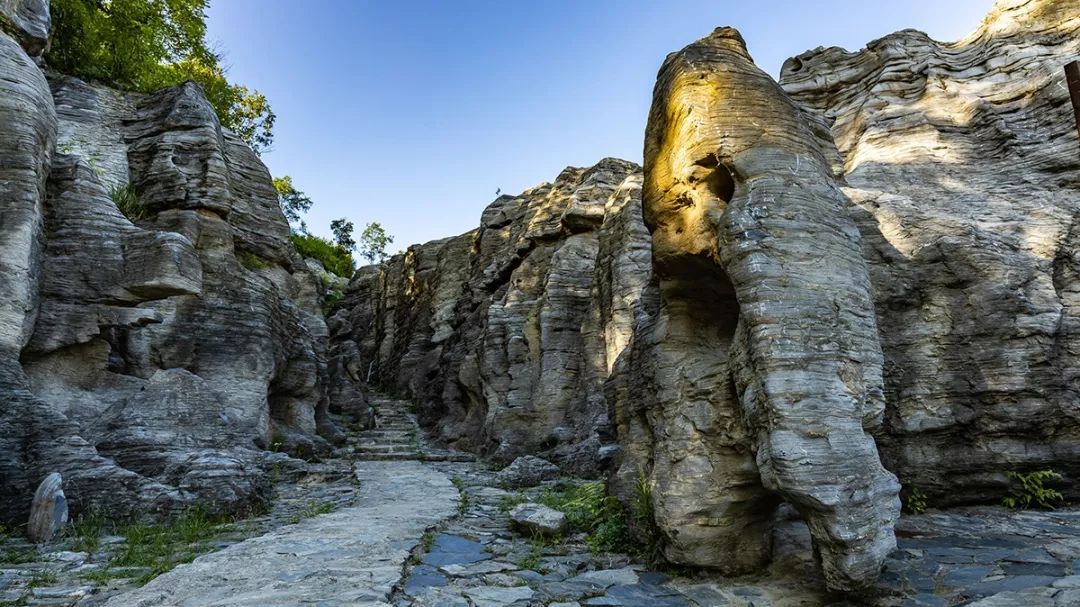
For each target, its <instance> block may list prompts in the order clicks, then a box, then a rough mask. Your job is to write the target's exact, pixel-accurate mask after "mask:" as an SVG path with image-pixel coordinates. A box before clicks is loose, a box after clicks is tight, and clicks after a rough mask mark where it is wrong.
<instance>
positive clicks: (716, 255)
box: [615, 28, 900, 589]
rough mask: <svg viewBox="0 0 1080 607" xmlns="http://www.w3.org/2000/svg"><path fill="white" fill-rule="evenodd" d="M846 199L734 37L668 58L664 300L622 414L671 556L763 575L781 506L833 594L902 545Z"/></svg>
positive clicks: (659, 199)
mask: <svg viewBox="0 0 1080 607" xmlns="http://www.w3.org/2000/svg"><path fill="white" fill-rule="evenodd" d="M848 204H849V203H848V202H847V200H846V199H845V198H844V196H843V194H842V193H841V192H840V190H839V189H838V187H837V185H836V183H835V182H834V180H833V177H832V175H831V173H830V171H829V167H828V165H827V164H826V162H825V161H824V158H823V157H822V155H821V153H820V152H819V150H818V148H817V145H816V142H815V140H814V137H813V135H812V134H811V132H810V129H809V128H808V126H807V124H806V123H805V122H804V121H803V120H802V117H801V115H800V112H799V109H798V108H797V107H796V106H795V105H794V104H792V103H791V102H790V101H789V100H788V99H787V97H786V96H785V95H784V94H783V92H782V91H781V90H780V88H779V86H778V85H777V84H776V83H775V82H773V81H772V79H771V78H769V77H768V76H767V75H765V74H764V72H762V71H761V70H759V69H758V68H757V67H755V66H754V64H753V62H752V61H751V59H750V56H749V54H747V52H746V47H745V44H744V43H743V40H742V38H741V36H739V34H738V32H736V31H735V30H733V29H730V28H720V29H717V30H716V31H715V32H713V34H712V35H711V36H709V37H707V38H703V39H702V40H699V41H698V42H696V43H694V44H692V45H690V46H688V47H686V48H685V49H683V50H682V51H680V52H678V53H675V54H673V55H671V56H669V57H668V60H667V61H666V62H665V63H664V66H663V67H662V68H661V70H660V75H659V77H658V81H657V85H656V89H655V91H654V94H653V108H652V111H651V113H650V116H649V125H648V128H647V129H646V135H645V183H644V189H643V206H644V213H645V221H646V223H647V224H648V226H649V228H650V229H651V230H652V241H653V242H652V244H653V260H654V261H653V264H654V265H653V268H654V273H655V275H656V279H657V282H658V288H659V307H658V309H657V311H656V314H655V316H654V318H652V319H651V320H650V321H649V322H648V323H645V324H644V325H643V327H642V328H643V329H646V331H643V332H642V334H641V336H642V338H643V339H642V340H641V343H640V344H638V343H635V346H634V353H633V355H632V361H631V362H630V364H629V366H628V373H627V375H626V377H625V378H623V379H621V381H622V382H625V383H627V386H626V387H625V388H623V389H621V390H618V393H619V394H618V398H617V400H616V402H615V405H616V407H617V408H618V409H619V410H620V411H621V413H620V427H622V426H623V425H624V424H625V426H626V430H625V432H623V436H625V442H627V443H634V442H636V440H638V439H641V438H644V437H646V436H648V437H652V441H651V444H647V446H642V445H640V444H633V445H632V446H633V449H632V450H631V451H628V456H627V457H624V458H623V461H622V465H621V469H620V472H619V477H620V478H621V479H623V480H624V484H630V483H632V482H634V481H636V480H637V476H638V475H639V474H645V475H647V476H648V480H649V482H650V483H651V484H652V486H653V488H654V489H653V491H654V493H653V498H654V500H653V501H654V504H655V507H656V511H657V517H656V518H657V521H658V523H659V524H660V526H661V529H662V530H663V532H664V534H665V536H666V537H667V539H668V547H667V550H666V556H668V558H669V559H671V560H673V561H675V562H683V563H690V564H695V565H704V566H711V567H722V568H724V569H727V570H729V571H731V572H733V573H734V572H739V571H746V570H751V569H754V568H757V567H760V566H761V565H762V564H763V562H762V561H763V560H764V559H766V558H767V557H768V556H769V545H768V536H767V535H766V534H765V533H763V531H764V530H766V529H767V526H768V524H769V518H770V517H771V516H772V514H771V511H772V507H773V506H774V505H775V504H776V502H777V498H778V497H779V498H782V499H784V500H786V501H788V502H790V503H791V504H793V505H794V506H795V507H796V508H797V509H798V510H799V511H800V513H801V514H802V515H803V516H804V517H805V518H806V520H807V522H808V523H809V525H810V529H811V532H812V534H813V537H814V540H815V546H816V549H817V551H818V552H819V554H820V555H821V557H822V564H823V568H824V572H825V575H826V578H827V579H828V581H829V583H830V585H831V586H833V587H837V588H844V589H852V588H855V587H857V586H859V585H863V584H865V583H867V582H868V581H869V580H872V579H873V578H874V577H876V575H877V571H878V569H879V568H880V565H881V563H882V561H883V559H884V558H885V556H886V555H887V554H888V553H889V552H890V551H891V550H892V549H893V548H894V547H895V541H894V538H893V535H892V525H893V523H894V522H895V520H896V517H897V516H898V514H899V509H900V503H899V500H898V499H897V491H898V489H899V485H898V484H897V482H896V479H895V477H893V475H892V474H890V473H889V472H887V471H886V470H885V469H884V468H883V467H882V465H881V463H880V460H879V457H878V453H877V449H876V447H875V444H874V441H873V438H872V437H871V436H870V434H869V433H868V430H870V429H872V428H874V427H876V426H877V425H878V424H880V421H881V415H882V411H883V409H884V402H883V399H882V390H881V351H880V347H879V345H878V341H877V331H876V326H875V320H874V315H873V307H872V303H871V295H870V281H869V278H868V275H867V271H866V265H865V263H864V262H863V259H862V256H861V252H860V239H859V233H858V231H857V230H856V228H855V224H854V222H853V221H852V220H851V219H850V218H849V217H848V216H847V214H846V213H845V207H846V206H847V205H848ZM653 346H656V351H655V353H654V352H653V350H652V347H653ZM687 393H688V394H692V395H694V397H693V398H685V397H683V396H682V395H683V394H687ZM688 422H689V423H688ZM634 426H636V427H634ZM646 440H648V439H646ZM642 455H644V456H645V457H641V456H642ZM623 491H624V493H625V492H627V490H625V489H624V490H623ZM703 509H705V510H706V511H708V512H709V515H708V516H707V517H703V516H702V515H701V512H702V510H703Z"/></svg>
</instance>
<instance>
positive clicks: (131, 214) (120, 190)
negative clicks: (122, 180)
mask: <svg viewBox="0 0 1080 607" xmlns="http://www.w3.org/2000/svg"><path fill="white" fill-rule="evenodd" d="M109 197H110V198H112V200H113V202H114V203H116V208H118V209H120V212H121V213H123V214H124V217H127V218H128V220H130V221H132V222H134V221H138V220H140V219H146V218H147V217H149V216H150V211H149V209H147V208H146V206H145V205H144V204H143V203H142V202H140V201H139V193H138V192H136V191H135V184H132V183H129V184H127V185H118V186H113V187H111V188H109Z"/></svg>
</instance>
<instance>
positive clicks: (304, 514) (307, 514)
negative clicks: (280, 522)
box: [285, 500, 334, 525]
mask: <svg viewBox="0 0 1080 607" xmlns="http://www.w3.org/2000/svg"><path fill="white" fill-rule="evenodd" d="M333 511H334V503H333V502H317V501H315V500H311V501H309V502H308V503H307V504H306V505H305V506H304V509H303V510H301V511H300V512H297V513H296V514H294V515H292V516H290V517H289V518H288V519H287V520H286V522H285V524H287V525H295V524H297V523H299V522H300V521H302V520H304V519H308V518H312V517H316V516H319V515H320V514H327V513H329V512H333Z"/></svg>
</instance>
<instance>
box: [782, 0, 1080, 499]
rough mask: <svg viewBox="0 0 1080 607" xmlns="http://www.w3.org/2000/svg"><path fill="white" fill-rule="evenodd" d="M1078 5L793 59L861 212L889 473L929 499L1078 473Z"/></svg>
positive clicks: (1005, 14) (802, 97)
mask: <svg viewBox="0 0 1080 607" xmlns="http://www.w3.org/2000/svg"><path fill="white" fill-rule="evenodd" d="M1078 57H1080V2H1077V1H1076V0H1055V1H1046V0H1041V1H1020V0H1002V1H999V2H998V3H997V4H996V5H995V7H994V9H993V10H992V11H991V13H990V15H989V16H988V17H987V18H986V19H985V20H984V21H983V23H982V25H981V26H980V27H979V28H978V29H977V30H976V31H975V33H974V34H972V35H971V36H969V37H967V38H965V39H963V40H961V41H959V42H956V43H953V44H942V43H938V42H935V41H933V40H931V39H930V38H928V37H927V36H926V35H924V34H922V33H920V32H916V31H911V30H907V31H902V32H898V33H896V34H893V35H890V36H887V37H885V38H882V39H880V40H876V41H874V42H871V43H870V44H869V45H868V46H867V48H866V49H864V50H862V51H860V52H856V53H848V52H845V51H843V50H841V49H837V48H829V49H818V50H815V51H811V52H809V53H807V54H804V55H801V56H799V57H796V58H793V59H790V60H789V61H788V62H787V63H786V64H785V66H784V69H783V72H782V76H781V83H782V85H783V87H784V89H785V91H786V92H787V93H788V95H789V96H791V98H792V99H794V100H795V101H796V102H797V103H798V104H800V105H801V106H802V107H803V108H804V109H805V110H806V112H807V116H808V119H809V120H811V122H812V124H813V125H814V128H815V130H816V133H817V134H818V135H819V137H820V140H821V142H822V145H823V147H824V148H825V149H826V150H827V152H826V155H827V157H828V158H829V159H830V162H831V164H832V167H833V171H834V173H835V175H836V176H837V178H838V179H842V180H843V182H845V183H846V185H847V187H845V188H844V193H845V194H846V195H847V196H848V198H850V200H851V201H852V202H853V203H854V205H853V206H852V207H851V209H850V212H849V214H850V216H851V217H852V218H853V219H854V220H855V222H856V224H857V225H858V227H859V230H860V231H861V232H862V242H863V254H864V257H865V258H866V260H867V263H868V265H869V267H870V276H871V279H872V281H873V291H874V297H875V307H876V311H877V318H878V327H879V335H880V338H881V345H882V349H883V351H884V355H885V365H884V377H885V399H886V403H887V408H886V414H885V423H884V425H883V426H882V427H881V428H880V429H879V430H878V431H877V437H878V444H879V447H880V449H881V451H882V456H883V459H884V461H885V464H886V466H887V467H888V468H889V469H890V470H892V471H894V472H895V473H896V474H897V475H898V476H899V477H900V480H901V481H902V482H903V484H904V486H905V487H908V488H910V487H915V488H919V489H920V490H921V491H922V492H923V493H925V494H926V495H928V496H929V501H930V503H931V504H933V505H935V506H947V505H951V504H961V503H970V502H993V501H995V498H998V499H1000V496H1002V495H1004V494H1006V493H1007V488H1006V487H1007V485H1006V483H1007V478H1006V476H1005V472H1007V471H1009V470H1020V471H1030V470H1037V469H1046V468H1050V469H1053V470H1055V471H1057V472H1059V473H1062V474H1064V475H1065V476H1066V481H1065V482H1063V483H1062V484H1061V489H1062V490H1063V491H1065V492H1066V493H1067V494H1072V496H1073V497H1075V496H1076V495H1078V494H1077V493H1076V492H1077V482H1076V479H1077V475H1078V474H1080V409H1078V407H1077V403H1080V358H1078V357H1080V257H1078V253H1077V251H1080V222H1078V217H1080V143H1078V140H1077V125H1076V123H1075V120H1074V118H1073V113H1072V108H1071V105H1070V102H1069V94H1068V91H1067V88H1066V86H1065V74H1064V71H1063V66H1064V65H1065V64H1066V63H1067V62H1069V61H1072V60H1075V59H1077V58H1078Z"/></svg>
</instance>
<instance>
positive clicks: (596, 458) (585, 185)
mask: <svg viewBox="0 0 1080 607" xmlns="http://www.w3.org/2000/svg"><path fill="white" fill-rule="evenodd" d="M640 191H641V176H640V169H639V168H638V167H637V166H636V165H634V164H632V163H629V162H626V161H622V160H614V159H607V160H603V161H601V162H600V163H598V164H597V165H596V166H593V167H590V168H586V169H582V168H568V169H566V170H565V171H563V172H562V174H560V175H559V176H558V178H557V179H556V180H555V181H554V182H553V183H545V184H542V185H539V186H537V187H535V188H532V189H530V190H527V191H525V192H522V193H521V194H520V195H518V196H502V197H500V198H498V199H497V200H496V201H495V202H493V203H492V204H491V205H490V206H488V207H487V209H485V210H484V212H483V215H482V216H481V219H480V228H479V229H477V230H474V231H472V232H469V233H467V234H463V235H461V236H457V237H454V238H449V239H445V240H439V241H435V242H430V243H427V244H424V245H417V246H413V247H410V248H409V250H408V251H407V252H406V253H405V254H404V255H399V256H395V257H394V258H392V259H390V260H389V261H387V262H386V263H384V264H382V265H381V266H378V267H375V266H372V267H367V268H363V269H361V270H360V271H359V272H358V273H357V275H356V277H355V278H354V279H353V282H352V284H351V285H350V287H349V290H348V292H347V293H346V296H345V298H344V299H343V300H342V302H341V305H340V306H339V307H338V311H337V313H336V314H335V315H334V316H333V317H332V319H331V321H330V323H329V324H330V328H331V343H332V350H331V356H332V359H333V360H339V359H342V360H343V361H350V360H351V362H348V363H346V362H343V363H342V364H341V365H338V366H339V367H341V368H349V369H351V370H350V371H349V372H347V373H341V374H337V375H336V377H344V378H347V379H345V381H346V382H347V383H352V382H357V381H360V382H362V381H364V380H367V379H368V378H369V376H370V382H371V383H373V384H375V383H377V384H380V385H381V386H382V387H384V388H386V389H388V390H391V391H394V392H398V393H400V394H402V395H405V396H408V397H410V398H412V399H413V400H414V401H416V403H417V405H418V407H419V413H420V417H421V420H422V421H423V422H424V423H425V424H427V425H429V426H432V427H433V428H434V429H435V431H436V433H437V434H438V435H439V436H440V437H442V438H443V439H444V440H446V441H448V442H449V443H450V444H452V445H453V446H456V447H458V448H461V449H468V450H472V451H476V452H480V453H484V454H488V455H491V456H493V457H495V458H497V459H499V460H502V461H505V462H507V463H508V462H509V461H510V460H512V459H514V458H515V457H517V456H518V455H521V454H524V453H543V454H545V455H547V456H549V457H550V458H551V459H554V460H555V461H557V462H559V463H561V464H568V465H569V467H570V468H571V469H574V470H578V471H597V470H599V469H600V467H601V465H602V461H603V458H604V457H609V456H610V455H611V454H612V451H611V450H610V449H607V450H602V449H601V447H602V446H603V445H604V444H605V443H608V442H610V441H611V439H612V437H611V432H610V424H609V422H608V411H607V406H606V404H605V402H604V400H603V393H602V389H601V386H602V384H603V381H604V380H605V379H606V378H607V377H608V373H609V370H610V368H611V366H612V364H613V363H614V361H615V359H616V358H617V357H618V355H619V354H620V353H621V352H622V350H623V349H624V348H625V347H626V345H627V344H628V343H629V340H630V336H631V333H632V331H633V326H634V324H635V317H636V315H637V314H638V312H639V309H638V308H639V299H640V296H639V294H640V291H641V289H642V288H643V287H644V285H645V283H646V282H647V280H648V277H649V273H648V268H649V264H650V261H649V259H650V257H649V246H648V234H647V232H646V231H645V228H644V225H643V224H642V220H641V203H640ZM340 383H341V382H337V383H335V385H334V387H333V388H332V393H333V394H343V395H346V396H345V397H344V402H343V403H341V404H339V406H342V407H343V408H347V406H348V402H349V398H350V397H349V396H348V395H350V394H354V393H355V390H353V389H351V388H345V389H342V388H341V387H340V385H339V384H340ZM605 454H606V455H605Z"/></svg>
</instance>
